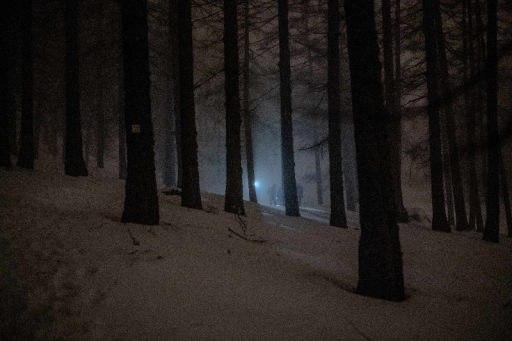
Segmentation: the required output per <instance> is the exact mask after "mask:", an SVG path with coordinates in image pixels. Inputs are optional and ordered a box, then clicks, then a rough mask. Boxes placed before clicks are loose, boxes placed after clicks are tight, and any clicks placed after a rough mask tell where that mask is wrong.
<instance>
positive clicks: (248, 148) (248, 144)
mask: <svg viewBox="0 0 512 341" xmlns="http://www.w3.org/2000/svg"><path fill="white" fill-rule="evenodd" d="M244 18H245V23H244V25H245V26H244V98H243V106H244V107H243V113H244V131H245V154H246V157H247V180H248V181H249V183H248V187H249V201H250V202H254V203H257V202H258V197H257V196H256V182H255V181H256V177H255V176H254V150H253V141H252V112H251V108H250V103H249V97H250V93H249V91H250V89H249V79H250V76H251V70H250V59H249V58H250V49H249V47H250V46H249V44H250V41H249V27H250V17H249V0H244Z"/></svg>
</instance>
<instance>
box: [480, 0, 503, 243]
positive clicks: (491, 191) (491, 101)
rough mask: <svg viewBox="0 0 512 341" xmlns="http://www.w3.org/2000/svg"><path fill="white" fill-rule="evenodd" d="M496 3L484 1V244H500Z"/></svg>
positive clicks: (492, 0)
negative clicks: (485, 187) (485, 82)
mask: <svg viewBox="0 0 512 341" xmlns="http://www.w3.org/2000/svg"><path fill="white" fill-rule="evenodd" d="M497 7H498V1H497V0H488V1H487V68H486V69H487V70H486V71H487V167H488V168H487V214H486V220H485V230H484V237H483V239H484V240H487V241H490V242H494V243H498V242H499V240H500V199H499V193H500V174H499V172H500V137H499V134H498V82H497V79H498V55H497V52H498V39H497V36H498V23H497V21H498V20H497V11H498V9H497Z"/></svg>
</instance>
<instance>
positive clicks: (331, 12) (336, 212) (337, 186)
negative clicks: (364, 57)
mask: <svg viewBox="0 0 512 341" xmlns="http://www.w3.org/2000/svg"><path fill="white" fill-rule="evenodd" d="M327 12H328V18H327V69H328V73H327V74H328V77H327V96H328V111H329V178H330V185H331V191H330V192H331V219H330V225H331V226H335V227H341V228H347V227H348V226H347V215H346V213H345V199H344V197H343V196H344V190H343V171H342V159H341V112H340V110H341V103H340V41H339V39H340V27H339V23H340V4H339V0H329V1H328V10H327Z"/></svg>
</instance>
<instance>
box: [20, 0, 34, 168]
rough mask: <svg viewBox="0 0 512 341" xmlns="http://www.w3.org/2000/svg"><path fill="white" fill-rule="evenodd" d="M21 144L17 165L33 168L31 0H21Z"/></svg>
mask: <svg viewBox="0 0 512 341" xmlns="http://www.w3.org/2000/svg"><path fill="white" fill-rule="evenodd" d="M22 18H23V19H22V28H21V29H22V53H21V54H22V65H21V80H22V91H21V92H22V95H21V135H20V138H21V146H20V150H19V154H18V163H17V165H18V167H22V168H28V169H34V71H33V60H32V51H33V49H34V47H33V36H34V34H33V29H32V0H23V1H22Z"/></svg>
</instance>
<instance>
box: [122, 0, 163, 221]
mask: <svg viewBox="0 0 512 341" xmlns="http://www.w3.org/2000/svg"><path fill="white" fill-rule="evenodd" d="M121 13H122V25H123V33H122V35H123V62H124V63H123V64H124V100H125V106H124V107H125V127H126V145H127V161H128V162H127V165H128V167H127V178H126V187H125V201H124V211H123V216H122V218H121V221H122V222H123V223H136V224H146V225H158V223H159V211H158V196H157V191H156V175H155V153H154V151H153V145H154V139H153V123H152V120H151V99H150V93H149V92H150V87H151V86H150V78H149V46H148V18H147V3H146V0H125V1H123V3H122V4H121Z"/></svg>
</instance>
